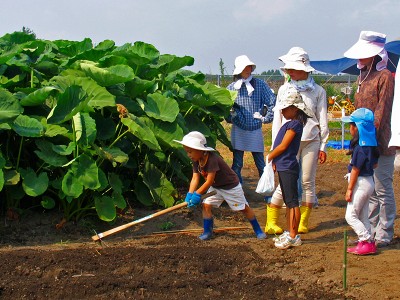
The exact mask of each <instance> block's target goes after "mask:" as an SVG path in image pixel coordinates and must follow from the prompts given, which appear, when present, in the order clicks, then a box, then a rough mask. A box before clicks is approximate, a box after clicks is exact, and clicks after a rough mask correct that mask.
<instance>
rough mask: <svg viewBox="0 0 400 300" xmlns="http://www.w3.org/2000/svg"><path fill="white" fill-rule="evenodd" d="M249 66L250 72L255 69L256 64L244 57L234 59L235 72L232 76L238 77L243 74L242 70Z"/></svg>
mask: <svg viewBox="0 0 400 300" xmlns="http://www.w3.org/2000/svg"><path fill="white" fill-rule="evenodd" d="M247 66H251V70H252V72H253V71H254V70H255V69H256V64H255V63H253V62H252V61H251V60H250V59H249V58H248V57H247V56H246V55H240V56H238V57H236V59H235V70H233V75H239V74H241V73H242V72H243V70H244V68H246V67H247Z"/></svg>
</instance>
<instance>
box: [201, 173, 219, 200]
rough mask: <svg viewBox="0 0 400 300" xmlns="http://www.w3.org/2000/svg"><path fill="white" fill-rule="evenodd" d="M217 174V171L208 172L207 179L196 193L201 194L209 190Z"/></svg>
mask: <svg viewBox="0 0 400 300" xmlns="http://www.w3.org/2000/svg"><path fill="white" fill-rule="evenodd" d="M197 174H198V173H197ZM216 174H217V173H216V172H210V173H208V174H207V178H206V181H205V182H204V183H203V184H202V185H201V186H200V187H199V188H198V189H197V191H196V193H197V194H200V195H202V194H205V193H206V192H207V191H208V189H209V188H210V186H211V185H212V184H213V183H214V180H215V175H216ZM199 176H200V174H199Z"/></svg>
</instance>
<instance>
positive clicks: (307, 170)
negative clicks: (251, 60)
mask: <svg viewBox="0 0 400 300" xmlns="http://www.w3.org/2000/svg"><path fill="white" fill-rule="evenodd" d="M279 60H281V61H282V62H283V63H284V66H283V67H281V69H282V70H283V72H284V73H285V75H289V76H288V79H289V80H287V82H285V83H284V84H283V85H282V86H281V87H280V88H279V91H278V96H277V101H276V105H277V106H282V105H283V104H282V103H284V102H285V101H286V98H285V95H286V94H287V92H288V90H290V89H293V88H294V89H296V90H297V91H298V92H299V93H300V94H301V96H302V98H303V100H304V103H305V104H306V106H307V107H308V108H309V109H310V110H312V112H313V116H312V118H309V119H308V121H307V124H306V125H305V126H304V129H303V134H302V136H301V143H300V148H299V151H298V154H297V157H298V159H299V161H300V181H301V190H302V191H301V193H300V192H299V196H301V206H300V212H301V219H300V224H299V230H298V231H299V233H307V232H308V231H309V228H308V222H309V218H310V214H311V210H312V208H313V207H314V205H316V201H317V197H316V193H315V179H316V174H317V166H318V161H319V162H320V163H324V162H325V161H326V143H327V141H328V137H329V128H328V115H327V100H326V92H325V90H324V89H323V88H322V87H321V86H320V85H318V84H316V83H315V81H314V79H313V78H312V76H311V72H312V71H314V68H313V67H312V66H311V65H310V58H309V56H308V53H307V52H306V51H305V50H304V49H303V48H301V47H292V48H291V49H290V50H289V51H288V53H287V54H285V55H283V56H281V57H279ZM286 122H287V120H286V119H285V117H284V116H283V115H282V112H281V111H279V110H276V111H275V115H274V121H273V124H272V143H274V142H275V138H276V135H277V132H278V131H279V129H280V128H281V127H282V125H283V124H284V123H286ZM282 206H283V196H282V189H281V187H280V186H278V187H277V188H276V190H275V192H274V194H273V195H272V198H271V201H270V203H269V204H268V205H267V223H266V226H265V232H267V233H268V234H281V233H282V232H283V230H282V228H281V227H279V226H278V225H277V221H278V216H279V211H280V208H281V207H282Z"/></svg>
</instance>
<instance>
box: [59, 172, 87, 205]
mask: <svg viewBox="0 0 400 300" xmlns="http://www.w3.org/2000/svg"><path fill="white" fill-rule="evenodd" d="M62 191H63V193H64V194H65V195H67V196H71V197H73V198H78V197H79V196H80V195H81V194H82V192H83V184H82V183H81V182H80V180H79V178H78V177H77V176H75V174H74V172H73V171H72V170H69V171H68V172H67V174H65V175H64V177H63V180H62Z"/></svg>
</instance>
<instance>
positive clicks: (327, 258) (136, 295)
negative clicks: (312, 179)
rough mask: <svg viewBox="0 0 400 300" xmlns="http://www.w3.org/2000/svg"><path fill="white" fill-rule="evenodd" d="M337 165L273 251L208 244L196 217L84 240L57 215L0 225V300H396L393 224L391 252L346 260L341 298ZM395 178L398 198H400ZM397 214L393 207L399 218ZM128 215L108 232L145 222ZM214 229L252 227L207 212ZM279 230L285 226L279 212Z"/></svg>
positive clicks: (226, 235)
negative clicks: (315, 203) (306, 213)
mask: <svg viewBox="0 0 400 300" xmlns="http://www.w3.org/2000/svg"><path fill="white" fill-rule="evenodd" d="M248 167H249V168H248V169H246V170H244V175H245V176H246V182H245V185H244V187H245V192H246V195H247V197H248V200H249V203H250V206H251V207H252V208H253V209H254V210H255V211H256V214H257V216H258V219H259V221H260V223H261V225H262V226H264V225H265V202H264V201H263V198H262V197H261V196H260V195H258V194H256V193H255V192H254V189H255V186H256V183H257V178H256V174H255V172H254V170H253V169H251V167H252V166H248ZM345 170H346V166H345V164H344V163H335V164H329V163H326V164H325V165H321V166H320V167H319V170H318V181H317V192H318V198H319V202H320V206H319V207H318V208H316V209H314V210H313V211H312V214H311V219H310V227H311V231H310V233H308V234H303V235H302V239H303V242H304V244H303V245H302V246H300V247H297V248H293V249H289V250H279V249H276V248H275V247H274V245H273V242H272V239H271V236H269V237H268V239H267V240H264V241H259V240H257V239H256V238H255V237H254V236H253V232H252V230H250V229H241V230H230V231H222V232H218V233H216V234H215V236H214V238H213V239H212V240H210V241H205V242H203V241H200V240H199V239H198V238H197V235H198V234H199V232H190V233H187V234H183V233H179V234H172V233H168V234H166V233H164V234H161V235H160V234H154V232H160V231H161V230H162V228H164V229H165V228H168V227H170V228H169V230H182V229H200V228H201V225H202V224H201V222H202V220H201V211H200V208H198V209H196V210H188V209H181V210H178V211H174V212H171V213H169V214H167V215H164V216H162V217H159V218H156V219H152V220H149V221H147V222H145V223H142V224H139V225H137V226H135V227H131V228H130V229H127V230H125V231H123V232H121V233H119V234H115V235H112V236H109V237H107V238H104V240H103V241H104V242H103V243H101V244H100V243H95V242H92V241H91V236H92V235H93V234H94V233H93V231H91V230H89V228H91V227H92V226H93V224H94V223H93V222H89V221H88V220H86V221H85V222H80V223H79V224H67V225H66V226H65V227H64V228H63V229H61V230H56V229H55V225H56V224H57V222H59V220H60V218H61V216H59V215H57V214H55V213H51V214H49V213H47V214H46V215H45V213H43V214H40V213H35V214H33V213H32V214H30V215H25V216H23V218H22V220H21V221H19V222H16V221H13V222H11V221H7V220H4V219H1V223H0V224H1V225H0V261H1V274H2V275H1V277H0V298H1V299H93V298H95V299H400V285H399V284H398V279H399V273H400V259H399V257H400V256H399V254H400V239H399V237H398V236H399V234H400V229H399V228H400V219H397V220H396V228H395V233H396V238H395V240H394V243H393V245H390V246H389V247H387V248H384V249H380V250H379V253H378V254H376V255H373V256H362V257H358V256H352V255H349V256H348V257H347V280H346V283H347V289H346V290H344V289H343V278H344V277H343V274H344V272H343V269H344V268H343V265H344V264H343V261H344V259H343V258H344V255H343V250H344V242H343V236H344V231H345V230H346V229H347V230H348V232H349V239H354V238H355V235H354V233H353V232H352V231H351V229H350V227H349V226H347V223H346V221H345V220H344V214H345V206H346V202H345V201H344V200H343V198H344V196H343V195H344V192H345V189H346V181H345V180H344V179H343V175H344V173H345ZM398 183H399V174H396V176H395V194H396V197H397V200H398V201H399V199H400V191H399V190H400V189H399V184H398ZM399 209H400V205H398V210H397V211H398V214H399V211H400V210H399ZM151 213H152V211H145V210H139V209H136V210H130V211H128V213H127V214H126V215H125V216H124V218H122V219H120V220H119V221H118V222H117V223H116V224H113V225H112V226H109V225H107V226H106V225H104V224H103V225H102V227H97V231H98V232H102V231H105V230H107V229H110V228H113V227H115V226H118V225H121V224H124V223H127V222H129V221H132V220H133V219H138V218H141V217H143V216H146V215H149V214H151ZM214 213H215V225H216V228H225V227H232V226H235V227H236V226H240V227H247V228H248V227H249V226H250V225H249V224H248V223H247V222H246V221H245V220H244V219H243V216H242V215H241V214H240V213H239V214H238V213H234V212H232V211H230V210H229V208H227V207H225V206H224V207H222V208H220V209H216V210H214ZM280 223H281V224H282V225H284V224H283V223H284V210H282V212H281V216H280Z"/></svg>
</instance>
